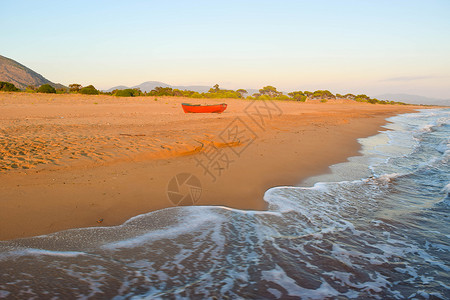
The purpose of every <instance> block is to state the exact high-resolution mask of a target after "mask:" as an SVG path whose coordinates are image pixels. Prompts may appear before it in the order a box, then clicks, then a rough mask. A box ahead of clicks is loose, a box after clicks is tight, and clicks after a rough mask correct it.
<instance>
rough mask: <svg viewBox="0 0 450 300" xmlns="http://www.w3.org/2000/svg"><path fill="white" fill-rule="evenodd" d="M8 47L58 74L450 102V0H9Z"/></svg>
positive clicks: (1, 15) (46, 72)
mask: <svg viewBox="0 0 450 300" xmlns="http://www.w3.org/2000/svg"><path fill="white" fill-rule="evenodd" d="M0 28H1V32H2V33H1V36H0V54H1V55H4V56H6V57H9V58H12V59H14V60H17V61H18V62H20V63H22V64H24V65H25V66H27V67H30V68H31V69H33V70H35V71H36V72H38V73H40V74H42V75H43V76H44V77H46V78H47V79H49V80H51V81H54V82H60V83H62V84H65V85H68V84H70V83H80V84H83V85H88V84H93V85H94V86H96V87H97V88H100V89H107V88H110V87H112V86H116V85H128V86H132V85H137V84H140V83H142V82H144V81H149V80H156V81H163V82H166V83H169V84H173V85H192V84H198V85H214V84H215V83H218V84H219V85H220V86H221V87H224V88H233V89H237V88H261V87H262V86H264V85H274V86H275V87H277V88H278V89H279V90H283V91H291V90H316V89H329V90H330V91H332V92H334V93H346V92H351V93H360V92H364V93H367V94H368V95H371V96H375V95H377V94H382V93H410V94H418V95H424V96H426V95H428V96H431V97H440V98H450V0H420V1H418V0H389V1H384V0H314V1H313V0H311V1H302V0H295V1H294V0H292V1H289V0H286V1H283V0H278V1H275V0H273V1H265V0H255V1H253V0H240V1H234V0H226V1H220V0H205V1H203V0H190V1H188V0H185V1H181V0H179V1H175V0H174V1H171V0H165V1H162V0H158V1H153V0H148V1H143V0H141V1H138V0H127V1H123V0H122V1H112V0H110V1H95V0H91V1H79V0H77V1H60V0H58V1H46V0H42V1H22V0H15V1H6V0H1V5H0Z"/></svg>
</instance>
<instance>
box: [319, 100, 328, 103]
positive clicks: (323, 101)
mask: <svg viewBox="0 0 450 300" xmlns="http://www.w3.org/2000/svg"><path fill="white" fill-rule="evenodd" d="M327 101H328V99H322V100H320V102H322V103H326V102H327Z"/></svg>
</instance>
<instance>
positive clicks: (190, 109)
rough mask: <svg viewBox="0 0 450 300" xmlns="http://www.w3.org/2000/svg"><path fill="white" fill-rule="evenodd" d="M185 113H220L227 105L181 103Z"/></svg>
mask: <svg viewBox="0 0 450 300" xmlns="http://www.w3.org/2000/svg"><path fill="white" fill-rule="evenodd" d="M181 106H182V107H183V110H184V112H185V113H219V114H220V113H222V112H223V111H224V110H225V109H226V108H227V105H226V104H225V103H221V104H213V105H201V104H190V103H181Z"/></svg>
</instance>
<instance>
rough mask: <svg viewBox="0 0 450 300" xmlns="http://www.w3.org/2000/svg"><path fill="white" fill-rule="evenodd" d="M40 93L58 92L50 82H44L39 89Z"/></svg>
mask: <svg viewBox="0 0 450 300" xmlns="http://www.w3.org/2000/svg"><path fill="white" fill-rule="evenodd" d="M37 92H38V93H47V94H56V90H55V88H54V87H52V86H51V85H50V84H43V85H41V86H40V87H39V88H38V89H37Z"/></svg>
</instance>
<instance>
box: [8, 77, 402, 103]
mask: <svg viewBox="0 0 450 300" xmlns="http://www.w3.org/2000/svg"><path fill="white" fill-rule="evenodd" d="M0 91H8V92H15V91H20V90H19V89H18V88H16V87H15V86H14V84H12V83H8V82H0ZM25 92H30V93H36V92H37V93H56V94H70V93H72V94H85V95H111V96H116V97H137V96H153V97H163V96H171V97H188V98H197V99H200V98H234V99H249V100H287V101H299V102H306V101H308V100H320V101H321V102H327V101H328V100H334V99H347V100H353V101H356V102H367V103H371V104H376V103H379V104H401V105H405V103H403V102H397V101H389V100H379V99H376V98H371V97H369V96H367V95H365V94H360V95H354V94H333V93H331V92H330V91H328V90H317V91H314V92H310V91H293V92H291V93H288V94H287V95H285V94H283V92H280V91H278V90H277V89H276V88H275V87H274V86H270V85H268V86H265V87H263V88H262V89H260V90H259V91H258V93H254V94H253V95H247V94H248V92H247V91H246V90H244V89H238V90H228V89H221V88H220V87H219V85H218V84H216V85H214V86H213V87H212V88H210V89H209V91H208V92H206V93H199V92H195V91H189V90H179V89H173V88H170V87H155V88H154V89H153V90H151V91H149V92H143V91H141V90H140V89H139V88H134V89H116V90H113V91H110V92H103V91H100V90H97V89H96V88H95V87H94V86H93V85H88V86H82V85H81V84H77V83H73V84H70V85H69V88H68V89H55V88H54V87H52V86H51V85H49V84H44V85H41V86H40V87H38V88H36V87H33V86H28V87H27V88H26V89H25Z"/></svg>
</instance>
